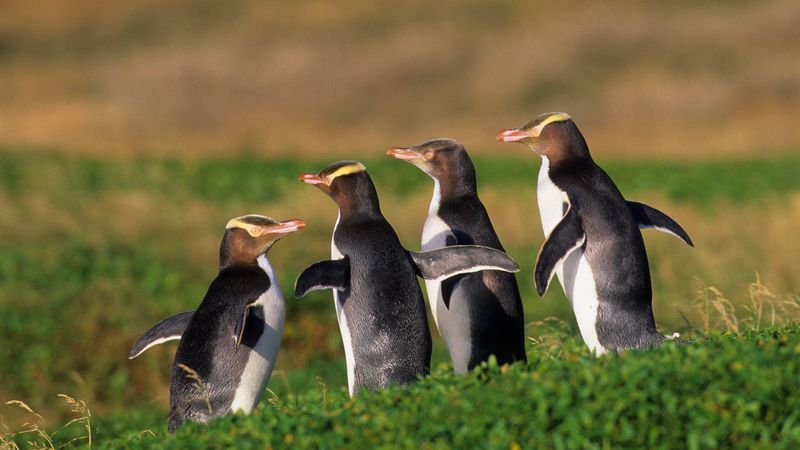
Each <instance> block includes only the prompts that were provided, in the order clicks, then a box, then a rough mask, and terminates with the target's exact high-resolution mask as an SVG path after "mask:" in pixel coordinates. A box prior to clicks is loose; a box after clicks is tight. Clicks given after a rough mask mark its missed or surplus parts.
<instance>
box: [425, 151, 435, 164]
mask: <svg viewBox="0 0 800 450" xmlns="http://www.w3.org/2000/svg"><path fill="white" fill-rule="evenodd" d="M423 156H424V157H425V160H426V161H430V160H431V159H433V152H432V151H431V150H428V151H427V152H425V154H424V155H423Z"/></svg>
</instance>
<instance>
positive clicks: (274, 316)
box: [129, 215, 305, 432]
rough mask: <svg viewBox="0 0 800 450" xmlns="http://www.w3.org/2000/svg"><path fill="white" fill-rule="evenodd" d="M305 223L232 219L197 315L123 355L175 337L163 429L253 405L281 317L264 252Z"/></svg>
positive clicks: (162, 327)
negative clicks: (212, 276)
mask: <svg viewBox="0 0 800 450" xmlns="http://www.w3.org/2000/svg"><path fill="white" fill-rule="evenodd" d="M304 226H305V224H304V223H303V222H302V221H300V220H290V221H285V222H278V221H275V220H273V219H270V218H267V217H264V216H257V215H248V216H242V217H239V218H236V219H233V220H231V221H230V222H229V223H228V226H227V229H226V231H225V236H224V237H223V240H222V244H221V246H220V270H219V275H217V277H216V278H215V279H214V281H212V283H211V285H210V286H209V288H208V292H207V293H206V296H205V298H204V299H203V302H202V303H201V304H200V306H199V307H198V308H197V310H196V311H193V312H192V311H189V312H184V313H181V314H177V315H175V316H173V317H170V318H168V319H165V320H163V321H161V322H159V323H158V324H156V325H155V326H154V327H153V328H152V329H150V330H149V331H148V332H147V333H145V334H144V335H143V336H142V337H141V338H140V339H139V340H138V341H137V342H136V343H135V344H134V346H133V349H132V350H131V353H130V355H129V358H135V357H136V356H138V355H139V354H141V353H142V352H143V351H144V350H146V349H147V348H150V347H152V346H153V345H156V344H159V343H162V342H166V341H169V340H174V339H180V343H179V344H178V349H177V351H176V353H175V360H174V362H173V364H172V371H171V376H170V414H169V420H168V429H169V431H170V432H172V431H175V429H177V427H178V426H180V424H181V423H183V422H184V421H186V420H191V421H194V422H207V421H208V420H210V419H211V418H212V417H215V416H219V415H223V414H226V413H229V412H232V411H233V412H236V411H241V412H244V413H245V414H249V413H250V412H251V411H252V410H253V408H255V406H256V404H257V403H258V401H259V400H260V398H261V395H262V394H263V392H264V388H265V387H266V384H267V382H268V381H269V377H270V375H271V373H272V369H273V368H274V367H275V362H276V359H277V355H278V349H279V347H280V342H281V336H282V334H283V324H284V314H285V313H284V311H285V305H284V300H283V294H282V293H281V290H280V288H279V286H278V284H277V279H276V277H275V271H274V269H273V268H272V265H271V264H270V262H269V260H268V259H267V256H266V253H267V251H268V250H269V249H270V247H271V246H272V245H273V244H274V243H275V242H276V241H277V240H278V239H280V238H282V237H283V236H285V235H287V234H288V233H291V232H294V231H297V230H299V229H301V228H303V227H304Z"/></svg>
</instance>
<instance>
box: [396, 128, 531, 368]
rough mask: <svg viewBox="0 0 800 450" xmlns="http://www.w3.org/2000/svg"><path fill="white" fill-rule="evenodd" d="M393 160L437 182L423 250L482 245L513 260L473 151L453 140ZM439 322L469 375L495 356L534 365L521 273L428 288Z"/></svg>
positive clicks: (470, 277)
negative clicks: (484, 197) (483, 192)
mask: <svg viewBox="0 0 800 450" xmlns="http://www.w3.org/2000/svg"><path fill="white" fill-rule="evenodd" d="M387 154H388V155H389V156H392V157H394V158H396V159H399V160H402V161H407V162H409V163H411V164H413V165H415V166H417V167H418V168H419V169H421V170H422V171H423V172H425V173H426V174H428V175H429V176H430V177H431V178H433V182H434V187H433V198H432V199H431V204H430V208H429V209H428V217H427V219H426V220H425V225H424V227H423V229H422V250H423V251H428V250H435V249H439V248H442V247H447V246H453V245H482V246H485V247H490V248H494V249H496V250H499V251H502V252H505V249H504V248H503V245H502V244H501V243H500V239H499V238H498V237H497V233H496V232H495V230H494V227H493V226H492V222H491V220H489V215H488V214H487V212H486V208H485V207H484V206H483V203H481V200H480V198H478V188H477V181H476V175H475V167H474V166H473V165H472V160H471V159H470V157H469V154H468V153H467V150H466V149H465V148H464V146H463V145H461V144H460V143H459V142H457V141H454V140H452V139H436V140H431V141H428V142H425V143H423V144H420V145H418V146H415V147H407V148H400V147H397V148H392V149H390V150H389V151H388V152H387ZM425 287H426V288H427V291H428V301H429V303H430V307H431V312H432V313H433V319H434V322H435V323H436V327H437V329H438V330H439V334H440V335H441V336H442V339H443V340H444V342H445V344H446V345H447V349H448V351H449V353H450V359H451V361H452V363H453V370H454V371H455V372H456V373H459V374H463V373H466V372H467V371H470V370H472V369H473V368H474V367H475V366H477V365H479V364H480V363H481V362H483V361H486V360H487V359H488V358H489V356H490V355H494V356H495V358H497V362H498V363H499V364H506V363H512V362H514V361H527V358H526V356H525V324H524V315H523V311H522V300H521V299H520V294H519V286H518V285H517V279H516V277H515V276H514V274H513V273H508V272H502V271H494V270H486V271H481V272H475V273H470V274H464V275H459V276H457V277H452V278H448V279H447V280H443V281H436V280H425Z"/></svg>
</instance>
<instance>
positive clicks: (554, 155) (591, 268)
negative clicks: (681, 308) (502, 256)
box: [497, 113, 693, 354]
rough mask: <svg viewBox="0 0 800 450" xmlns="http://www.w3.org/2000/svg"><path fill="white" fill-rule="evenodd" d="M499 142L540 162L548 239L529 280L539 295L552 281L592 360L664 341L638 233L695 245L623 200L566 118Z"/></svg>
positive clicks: (650, 211)
mask: <svg viewBox="0 0 800 450" xmlns="http://www.w3.org/2000/svg"><path fill="white" fill-rule="evenodd" d="M497 139H498V140H499V141H503V142H520V143H525V144H527V145H528V146H529V147H530V148H531V149H532V150H534V151H535V152H536V153H537V154H539V155H540V156H541V157H542V166H541V169H540V171H539V180H538V186H537V197H538V202H539V212H540V215H541V220H542V228H543V229H544V233H545V238H546V240H545V243H544V244H543V246H542V249H541V251H540V252H539V256H538V258H537V262H536V269H535V274H534V278H535V283H536V288H537V290H538V292H539V294H540V295H543V294H544V292H545V291H546V290H547V287H548V285H549V282H550V280H551V278H552V276H553V274H555V275H557V276H558V278H559V280H560V281H561V285H562V287H563V288H564V292H565V293H566V295H567V298H568V299H569V301H570V305H571V306H572V309H573V311H574V312H575V318H576V319H577V322H578V327H579V328H580V331H581V336H582V337H583V340H584V342H585V343H586V345H587V346H588V347H589V349H590V350H592V351H594V352H596V353H597V354H602V353H605V352H607V351H621V350H625V349H629V348H648V347H652V346H654V345H658V344H660V343H661V342H663V341H664V340H666V339H668V337H666V336H664V335H662V334H660V333H658V331H657V330H656V324H655V319H654V318H653V309H652V288H651V284H650V269H649V266H648V262H647V253H646V251H645V246H644V241H643V240H642V235H641V232H640V231H639V230H640V228H656V229H659V230H661V231H666V232H669V233H670V234H673V235H675V236H677V237H678V238H680V239H681V240H683V241H684V242H686V243H687V244H688V245H693V244H692V241H691V239H690V238H689V236H688V234H687V233H686V231H684V230H683V228H681V227H680V225H678V224H677V223H676V222H675V221H674V220H672V219H670V218H669V217H668V216H667V215H665V214H664V213H662V212H660V211H658V210H656V209H655V208H652V207H650V206H647V205H644V204H641V203H636V202H628V201H626V200H625V199H624V198H623V196H622V194H621V193H620V191H619V189H617V187H616V185H615V184H614V182H613V181H612V180H611V178H610V177H609V176H608V175H607V174H606V173H605V171H603V169H601V168H600V167H599V166H598V165H597V164H596V163H595V162H594V161H593V160H592V157H591V155H590V154H589V148H588V146H587V144H586V141H585V140H584V138H583V135H582V134H581V132H580V131H579V130H578V127H577V126H576V125H575V123H574V122H573V121H572V119H571V118H570V117H569V115H567V114H564V113H547V114H542V115H540V116H537V117H536V118H535V119H534V120H533V121H531V122H529V123H528V124H526V125H524V126H522V127H520V128H517V129H511V130H504V131H501V132H500V133H499V134H498V135H497Z"/></svg>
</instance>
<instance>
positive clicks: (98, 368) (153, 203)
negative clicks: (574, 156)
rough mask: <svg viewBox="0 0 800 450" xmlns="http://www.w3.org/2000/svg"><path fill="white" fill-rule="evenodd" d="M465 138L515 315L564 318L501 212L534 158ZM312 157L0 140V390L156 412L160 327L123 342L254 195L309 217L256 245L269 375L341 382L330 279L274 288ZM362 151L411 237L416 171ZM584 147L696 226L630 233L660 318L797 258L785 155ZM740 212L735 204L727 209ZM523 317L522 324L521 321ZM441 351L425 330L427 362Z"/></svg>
mask: <svg viewBox="0 0 800 450" xmlns="http://www.w3.org/2000/svg"><path fill="white" fill-rule="evenodd" d="M475 155H476V156H475V162H476V166H477V168H478V174H479V181H480V188H481V192H482V195H484V194H485V196H484V201H486V202H487V207H488V208H489V210H490V212H492V218H493V221H494V222H495V225H496V226H497V227H498V232H499V233H500V235H501V237H502V238H503V240H504V242H505V243H506V248H507V249H508V251H509V253H510V254H511V255H512V256H514V257H515V258H516V259H517V260H518V262H519V263H520V265H521V267H522V272H521V273H520V274H519V276H518V281H519V283H520V288H521V292H522V295H523V302H524V306H525V309H526V320H528V321H533V320H537V319H541V318H543V317H548V316H556V317H559V318H561V319H562V320H564V321H566V322H567V323H570V324H574V319H573V317H572V313H571V311H570V310H569V306H568V305H567V303H566V302H565V301H564V298H563V293H562V291H561V289H560V288H559V287H558V286H557V285H554V288H552V289H550V292H549V293H548V294H547V296H546V297H545V299H544V300H540V299H538V296H536V295H535V293H534V292H533V288H532V284H531V281H530V273H531V270H532V267H533V263H534V260H535V255H536V251H537V249H538V247H539V245H540V244H541V234H540V230H539V229H538V219H537V218H536V212H535V211H534V210H530V211H528V210H527V209H524V210H523V211H522V212H523V213H524V214H519V216H517V215H515V214H516V212H517V211H520V209H521V208H523V207H522V206H520V205H525V203H524V202H527V201H530V202H531V203H533V202H535V197H534V192H535V185H534V183H535V181H534V180H535V177H536V172H537V170H538V165H539V163H538V160H537V158H536V157H535V156H534V155H527V154H525V153H523V154H522V155H523V156H520V157H514V158H509V159H501V158H498V157H495V156H493V155H491V154H489V153H482V152H475ZM329 162H330V161H310V162H309V161H301V160H290V159H284V160H271V159H265V158H262V157H258V156H249V157H246V156H237V157H235V158H232V159H201V160H192V159H179V158H157V157H153V156H151V157H142V158H119V157H115V158H96V157H86V156H63V155H60V154H57V153H46V152H44V153H43V152H19V151H15V152H6V153H3V152H0V209H2V210H3V215H2V216H0V228H1V229H2V230H3V232H2V234H0V248H2V250H1V251H0V317H2V320H0V335H1V336H4V339H5V340H4V345H1V346H0V400H9V399H19V400H23V401H25V402H26V403H28V404H30V405H31V406H32V407H33V408H34V409H35V410H37V411H38V412H40V413H42V414H43V415H44V416H45V418H46V419H47V420H48V421H53V420H58V419H60V418H63V417H65V412H64V411H63V410H62V409H61V408H59V407H57V406H54V405H53V404H54V402H55V400H54V399H55V398H56V394H59V393H66V394H69V395H71V396H73V397H75V398H78V399H81V400H84V401H86V402H87V404H88V405H89V407H90V408H92V410H93V411H94V412H95V413H96V414H97V416H98V418H99V420H100V421H101V422H102V418H103V417H106V416H108V415H110V414H115V413H117V412H118V411H122V410H124V411H126V413H130V414H133V413H134V412H135V413H136V414H141V415H142V416H143V417H153V416H158V415H159V414H158V412H161V411H163V408H165V405H166V403H167V400H166V396H167V391H166V389H167V386H168V382H169V381H168V380H169V367H170V362H171V358H172V353H173V352H174V345H166V346H163V347H158V348H155V349H153V350H150V351H148V353H147V354H145V355H143V356H142V357H140V358H138V359H136V360H133V361H128V360H127V359H126V355H127V353H128V350H129V349H130V345H131V344H132V343H133V341H134V340H135V339H136V338H137V337H138V336H139V335H140V334H141V333H142V332H144V331H145V330H147V329H148V328H149V327H150V326H152V325H153V324H154V323H155V322H156V321H158V320H160V319H162V318H164V317H166V316H169V315H171V314H174V313H176V312H179V311H184V310H187V309H191V308H194V307H196V305H197V304H198V303H199V301H200V299H202V296H203V295H204V293H205V290H206V288H207V286H208V284H209V282H210V281H211V279H213V277H214V275H215V274H216V263H217V261H216V258H217V254H216V253H217V246H218V243H219V237H220V234H219V233H220V231H219V230H220V227H221V226H222V225H223V224H224V223H225V221H227V219H228V218H230V217H233V216H235V215H238V214H242V213H247V212H256V211H257V212H262V213H266V214H270V215H278V214H281V215H282V216H280V217H284V218H288V217H302V218H308V219H310V220H309V227H307V229H306V230H304V231H303V232H302V233H298V234H297V235H296V236H292V237H290V238H287V239H286V240H285V241H284V242H281V243H279V244H278V245H277V246H276V248H275V249H274V250H273V252H271V254H270V258H271V259H272V260H273V264H274V265H275V267H276V268H277V269H278V275H279V277H280V283H281V286H282V287H283V289H284V292H285V293H286V294H287V300H288V301H287V324H286V329H285V332H284V344H283V347H282V350H281V355H280V358H279V362H278V368H277V369H276V372H275V375H274V376H273V379H272V382H271V385H270V386H271V388H272V389H273V390H274V391H275V392H276V393H277V394H278V395H279V396H280V397H281V398H284V397H285V396H289V395H292V394H293V393H295V392H303V391H305V390H307V389H313V388H314V386H316V384H317V377H318V376H322V377H323V378H324V379H325V380H326V382H327V383H328V384H329V386H331V389H332V390H337V389H340V387H341V386H344V384H345V375H344V368H343V357H342V350H341V342H340V337H339V334H338V329H337V327H336V325H335V318H334V317H333V315H332V311H331V307H330V295H329V294H327V293H322V294H317V295H312V296H310V297H309V298H307V299H304V300H303V301H292V300H291V298H290V297H289V292H288V291H289V288H290V287H291V286H292V285H293V282H294V279H295V277H296V276H297V274H298V273H299V271H300V270H302V268H303V267H304V266H305V265H307V264H309V263H311V262H313V261H315V260H317V259H320V258H322V257H324V256H325V255H326V254H327V252H328V250H327V249H328V245H329V242H330V226H331V224H332V223H333V219H334V217H335V208H334V207H333V205H332V204H330V202H329V201H328V200H327V199H325V198H324V196H322V195H321V194H319V193H317V192H315V191H314V190H311V189H309V188H306V187H304V186H302V185H301V184H300V183H298V182H297V181H296V177H297V175H298V174H299V173H301V172H306V171H316V170H319V169H321V168H322V167H324V166H325V165H326V164H327V163H329ZM365 163H366V164H367V166H368V167H369V170H370V172H371V173H372V175H373V178H374V179H375V182H376V184H377V186H378V189H379V191H380V193H381V196H382V199H384V203H383V206H384V210H385V212H386V213H387V217H389V218H390V220H391V221H392V223H393V224H394V225H395V227H396V229H397V231H398V233H400V234H401V237H402V239H403V241H404V242H406V243H407V245H409V248H415V246H416V245H418V236H419V235H418V232H419V229H420V227H421V223H422V222H421V221H422V219H423V218H424V214H425V211H426V205H427V201H428V196H429V195H430V189H431V182H430V179H429V178H428V177H426V176H425V175H423V174H422V173H420V172H419V171H418V170H417V169H415V168H413V167H411V166H409V165H407V164H403V163H400V162H397V161H394V160H391V159H389V158H388V157H383V156H376V157H375V158H374V159H372V160H366V161H365ZM601 163H602V164H603V166H604V167H605V168H606V169H607V170H608V171H609V173H610V174H611V176H612V177H613V178H614V179H615V180H616V181H617V182H618V184H619V186H620V188H621V189H622V191H623V192H624V193H625V194H626V196H628V197H630V198H635V199H638V200H648V199H659V200H658V203H653V204H654V205H655V206H658V207H660V208H663V209H664V210H665V211H668V212H670V213H671V214H676V218H678V219H679V220H680V221H681V223H682V224H683V225H684V226H686V227H687V229H688V230H689V232H690V233H691V234H692V237H693V238H694V239H695V242H696V243H697V244H698V247H697V248H695V249H689V248H688V247H685V248H684V247H683V246H676V245H675V242H673V240H672V238H671V237H669V236H662V235H660V234H658V233H655V232H649V233H646V234H645V236H646V239H648V252H649V255H650V261H651V268H652V272H653V287H654V293H655V296H654V304H655V307H656V319H657V321H658V324H659V326H660V327H662V328H663V329H664V330H665V331H674V330H676V329H678V330H680V329H681V328H685V327H686V324H685V323H684V321H683V319H682V317H681V315H680V314H685V315H686V317H687V318H688V319H689V320H690V323H691V326H693V327H698V326H699V325H700V324H701V321H700V320H699V318H698V316H697V312H696V311H694V310H693V308H692V305H691V301H692V299H693V298H694V296H695V295H696V290H695V282H694V281H693V277H695V276H697V277H700V278H701V279H703V280H705V281H706V282H708V283H709V284H711V285H713V286H716V287H719V288H720V289H722V290H723V292H725V293H731V292H743V291H744V292H746V288H747V283H749V282H750V281H752V280H753V276H754V273H755V271H756V270H758V271H761V274H762V276H763V277H764V280H765V283H766V284H768V285H769V286H770V287H773V286H777V287H774V289H776V292H777V293H778V294H779V295H784V293H788V294H791V293H792V292H795V291H796V290H797V289H798V286H797V279H798V278H797V274H798V272H797V266H796V264H795V261H794V259H793V258H791V257H790V256H786V254H792V253H793V252H794V250H793V249H794V248H795V247H793V245H795V244H793V243H792V242H791V241H785V240H784V239H783V238H782V237H781V236H782V233H785V232H792V231H794V230H796V227H795V224H796V221H795V220H794V219H793V217H795V216H794V215H793V214H794V212H793V211H796V210H797V209H796V207H795V209H792V208H793V207H792V206H791V205H792V204H793V203H792V199H793V198H795V196H796V195H797V192H798V191H800V178H798V177H796V173H798V169H800V157H798V156H796V155H789V154H787V155H785V156H782V157H778V158H771V159H769V158H768V159H753V160H744V161H721V160H719V161H714V160H709V161H705V162H696V163H678V162H669V161H663V162H635V161H634V162H615V161H609V162H604V161H601ZM665 202H666V205H664V204H663V203H665ZM525 208H527V207H525ZM741 211H745V213H742V212H741ZM741 214H745V215H749V216H750V219H751V220H747V221H742V220H739V216H740V215H741ZM759 218H761V219H759ZM523 219H524V220H523ZM749 223H757V224H759V226H761V227H767V228H766V229H767V230H768V232H767V233H766V234H764V232H763V230H762V229H761V228H758V227H753V226H747V225H748V224H749ZM770 224H777V225H775V227H776V228H769V226H770ZM502 226H510V228H501V227H502ZM725 230H731V231H730V232H729V233H727V234H726V232H725ZM775 248H779V249H782V251H778V252H776V251H775ZM734 250H735V252H734ZM731 301H733V303H735V304H736V305H737V306H741V304H742V303H743V302H742V300H741V299H740V298H738V297H736V298H731ZM745 301H746V300H745ZM679 310H680V313H679V312H678V311H679ZM765 314H766V313H765ZM767 323H768V322H767ZM712 326H713V324H712ZM716 326H720V325H716ZM743 328H744V326H743ZM433 334H434V335H435V334H436V333H435V331H434V332H433ZM528 334H529V335H530V336H534V337H535V336H537V335H538V332H537V331H536V330H535V329H533V328H529V331H528ZM569 335H571V336H576V335H577V328H575V327H574V326H573V327H572V329H571V331H570V333H569ZM447 359H448V358H447V355H446V353H445V350H444V348H443V346H442V345H441V344H440V343H439V342H435V345H434V364H435V365H438V364H441V363H442V362H444V361H447ZM154 412H156V413H154ZM3 416H5V417H7V418H8V419H7V420H8V421H10V422H11V423H14V421H15V415H14V414H13V413H12V412H11V410H9V409H8V408H3V407H2V406H0V419H2V418H3ZM2 422H3V420H0V424H1V423H2Z"/></svg>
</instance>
